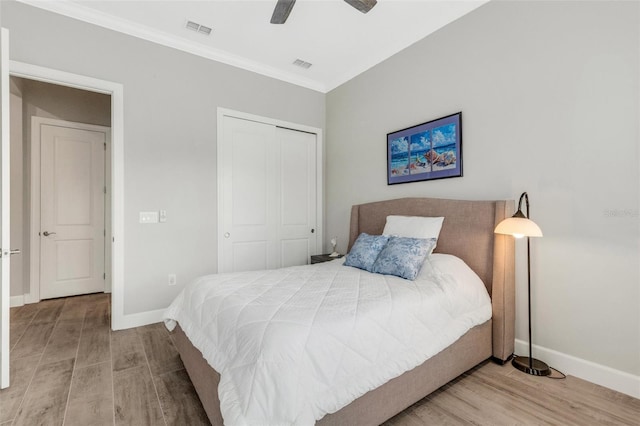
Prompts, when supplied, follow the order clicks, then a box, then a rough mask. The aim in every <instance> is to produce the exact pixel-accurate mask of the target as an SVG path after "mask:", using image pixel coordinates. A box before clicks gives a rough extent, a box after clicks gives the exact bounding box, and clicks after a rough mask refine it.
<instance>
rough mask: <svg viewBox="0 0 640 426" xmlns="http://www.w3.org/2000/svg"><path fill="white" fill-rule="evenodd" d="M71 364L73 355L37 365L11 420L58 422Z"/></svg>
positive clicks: (18, 424)
mask: <svg viewBox="0 0 640 426" xmlns="http://www.w3.org/2000/svg"><path fill="white" fill-rule="evenodd" d="M73 364H74V359H65V360H62V361H55V362H51V363H47V364H41V365H40V366H38V368H37V370H36V372H35V374H34V376H33V380H32V382H31V385H30V386H29V389H28V390H27V393H26V395H25V397H24V401H23V403H22V406H21V407H20V409H19V410H18V414H17V416H16V418H15V420H14V423H13V424H14V425H15V426H21V425H25V426H35V425H43V426H44V425H54V424H58V425H59V424H62V421H63V418H64V412H65V409H66V406H67V397H68V395H69V387H70V385H71V374H72V371H73Z"/></svg>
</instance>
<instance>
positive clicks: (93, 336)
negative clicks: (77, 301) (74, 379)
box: [77, 327, 111, 367]
mask: <svg viewBox="0 0 640 426" xmlns="http://www.w3.org/2000/svg"><path fill="white" fill-rule="evenodd" d="M110 332H111V330H110V329H109V328H108V327H96V328H90V329H88V330H87V329H84V328H83V330H82V334H81V335H80V345H79V347H78V358H77V366H78V367H84V366H87V365H92V364H99V363H101V362H105V361H109V360H110V359H111V345H110Z"/></svg>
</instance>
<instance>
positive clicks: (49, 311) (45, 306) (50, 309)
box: [33, 299, 65, 324]
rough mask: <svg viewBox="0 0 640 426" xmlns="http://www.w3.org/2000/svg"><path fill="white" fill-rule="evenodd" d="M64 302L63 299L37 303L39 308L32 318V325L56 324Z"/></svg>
mask: <svg viewBox="0 0 640 426" xmlns="http://www.w3.org/2000/svg"><path fill="white" fill-rule="evenodd" d="M64 302H65V300H64V299H51V300H45V301H42V302H39V303H37V305H40V306H38V308H39V309H38V313H37V314H36V315H35V316H34V317H33V324H44V323H49V322H56V321H57V320H58V317H59V316H60V313H61V312H62V308H63V306H64Z"/></svg>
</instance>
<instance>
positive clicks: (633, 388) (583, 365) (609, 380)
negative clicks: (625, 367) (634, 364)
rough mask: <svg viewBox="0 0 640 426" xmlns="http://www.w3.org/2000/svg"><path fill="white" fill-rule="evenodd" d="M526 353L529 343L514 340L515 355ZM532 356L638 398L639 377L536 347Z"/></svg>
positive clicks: (569, 372) (639, 392) (639, 393)
mask: <svg viewBox="0 0 640 426" xmlns="http://www.w3.org/2000/svg"><path fill="white" fill-rule="evenodd" d="M528 353H529V343H528V342H525V341H522V340H519V339H516V354H518V355H528ZM533 356H534V358H538V359H540V360H541V361H544V362H546V363H547V364H549V366H551V367H553V368H556V369H558V370H560V371H562V372H563V373H565V374H570V375H572V376H575V377H579V378H581V379H584V380H587V381H589V382H592V383H595V384H598V385H600V386H604V387H607V388H609V389H613V390H616V391H618V392H622V393H625V394H627V395H630V396H632V397H634V398H640V376H634V375H633V374H630V373H625V372H624V371H620V370H616V369H613V368H611V367H607V366H605V365H601V364H596V363H595V362H591V361H587V360H585V359H581V358H577V357H574V356H572V355H567V354H565V353H562V352H557V351H554V350H553V349H548V348H545V347H542V346H538V345H533Z"/></svg>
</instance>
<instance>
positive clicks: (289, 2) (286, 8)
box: [271, 0, 377, 24]
mask: <svg viewBox="0 0 640 426" xmlns="http://www.w3.org/2000/svg"><path fill="white" fill-rule="evenodd" d="M344 1H345V2H347V3H349V4H350V5H351V6H352V7H354V8H356V9H358V10H359V11H360V12H362V13H367V12H368V11H370V10H371V9H373V6H375V5H376V3H377V0H344ZM295 3H296V0H278V3H277V4H276V8H275V9H274V10H273V15H271V23H272V24H284V23H285V22H286V21H287V18H288V17H289V13H291V9H293V5H294V4H295Z"/></svg>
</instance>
